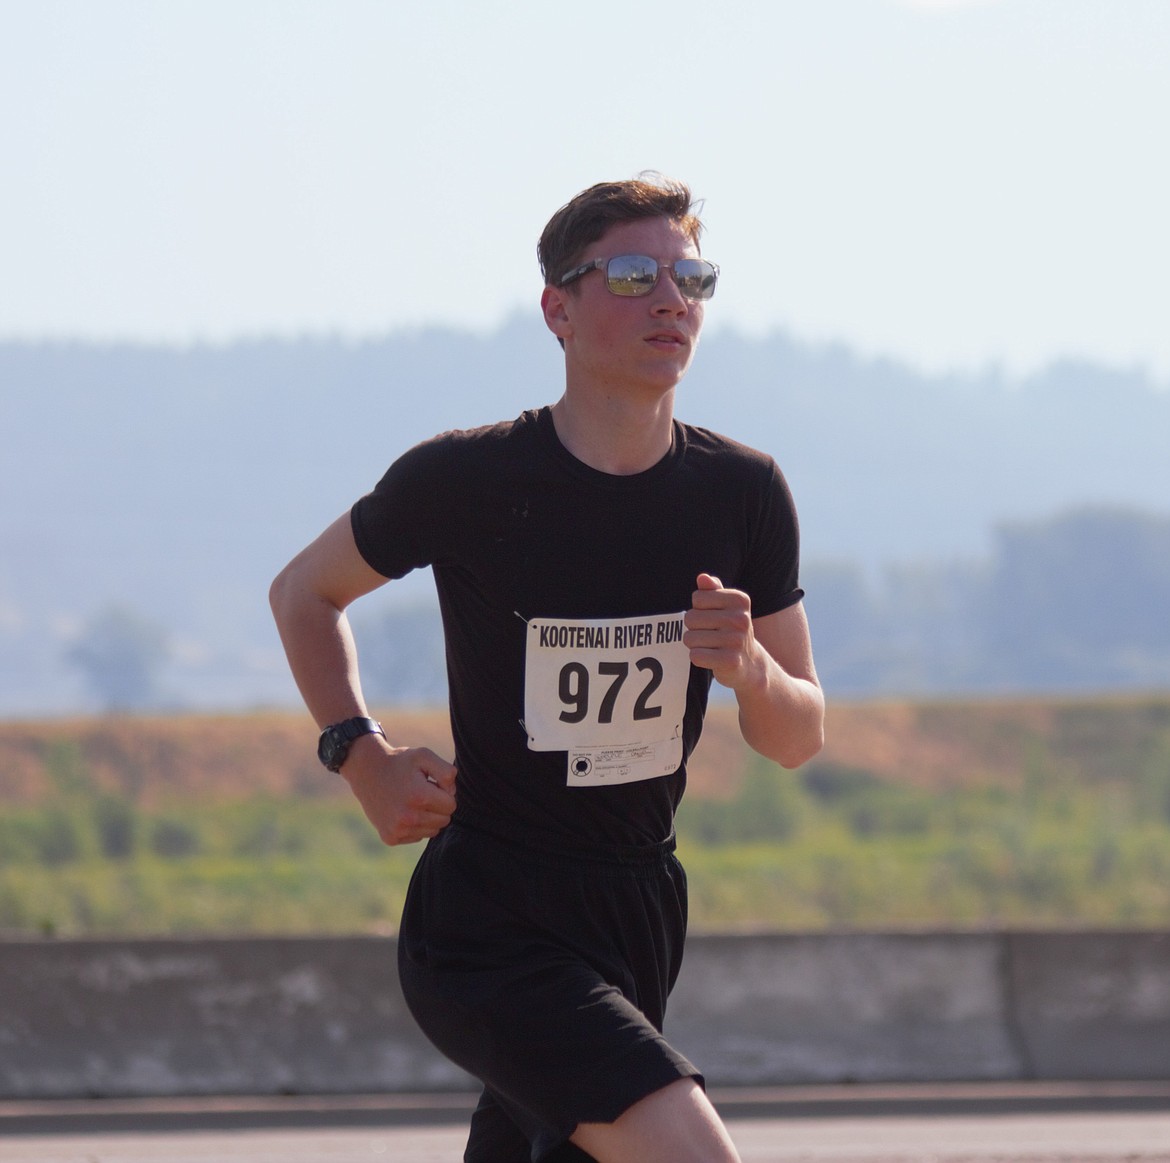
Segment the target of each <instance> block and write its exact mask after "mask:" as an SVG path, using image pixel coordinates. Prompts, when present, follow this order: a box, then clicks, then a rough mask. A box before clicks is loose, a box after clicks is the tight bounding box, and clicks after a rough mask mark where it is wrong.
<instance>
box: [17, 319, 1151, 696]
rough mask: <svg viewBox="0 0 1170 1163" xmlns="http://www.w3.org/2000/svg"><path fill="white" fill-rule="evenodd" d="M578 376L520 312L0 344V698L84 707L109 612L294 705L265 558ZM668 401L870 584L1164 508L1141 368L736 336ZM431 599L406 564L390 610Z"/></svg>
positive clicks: (172, 692)
mask: <svg viewBox="0 0 1170 1163" xmlns="http://www.w3.org/2000/svg"><path fill="white" fill-rule="evenodd" d="M560 384H561V367H560V353H559V350H558V349H557V347H556V344H555V342H553V341H552V339H551V337H549V336H548V335H547V333H546V332H545V331H544V329H543V327H542V325H541V324H540V322H539V321H538V320H535V321H534V320H526V319H519V318H517V319H515V320H513V321H511V322H509V323H508V324H507V325H505V326H504V327H502V328H501V329H500V330H499V331H497V332H496V333H495V334H493V335H489V336H477V335H473V334H470V333H465V332H459V331H453V330H444V329H437V328H436V329H425V330H416V331H410V332H399V333H393V334H390V335H387V336H385V337H383V338H380V339H372V340H368V341H362V342H349V341H343V340H340V339H301V340H288V341H284V340H257V341H249V342H241V343H237V344H232V345H230V346H223V347H205V346H197V347H192V348H189V349H169V348H159V347H141V346H131V345H122V344H114V345H95V344H83V343H43V344H34V343H4V344H0V410H2V414H0V418H2V420H3V424H2V426H0V448H2V452H0V465H2V471H3V479H4V482H5V484H4V491H5V499H6V503H5V505H4V506H3V508H2V509H0V714H20V713H30V712H35V711H37V710H39V709H44V710H51V711H53V712H55V713H61V712H63V711H67V710H69V709H75V710H77V709H85V708H86V707H87V706H92V705H93V702H92V698H91V696H90V695H88V694H87V692H86V691H85V689H84V688H83V686H82V684H81V677H80V675H79V674H77V673H76V670H75V668H70V667H69V666H68V665H66V663H65V662H64V660H63V655H64V652H65V650H66V649H67V647H68V643H69V642H70V641H71V640H72V639H73V638H74V637H75V636H76V634H77V633H78V632H79V629H80V628H81V627H82V626H83V625H84V623H85V621H86V619H88V618H90V617H92V616H93V615H94V613H95V612H96V611H98V610H100V609H102V608H104V607H107V606H109V605H111V604H117V605H120V606H124V607H127V608H129V609H131V610H133V611H135V612H137V613H138V614H139V615H141V616H142V617H143V618H145V619H149V620H151V621H153V622H154V623H157V624H158V625H160V626H162V627H164V628H165V629H166V631H167V632H168V634H169V635H170V638H171V641H172V645H173V647H174V652H175V653H174V658H173V666H172V667H171V671H170V672H169V676H168V677H167V679H166V682H165V683H164V684H163V686H164V689H162V690H161V691H160V694H159V697H160V699H162V700H163V701H164V702H166V701H169V702H170V703H172V704H174V705H203V706H208V705H219V706H229V707H237V706H247V705H257V704H265V703H268V704H272V703H278V704H279V703H285V702H290V701H292V700H293V698H294V697H295V695H294V693H293V691H292V688H291V684H290V683H289V681H288V680H287V678H286V677H285V676H284V674H283V668H282V664H281V662H280V658H279V651H278V647H277V644H276V640H275V635H274V633H273V632H272V630H271V628H270V626H269V619H268V613H267V609H266V603H265V593H266V590H267V584H268V580H269V578H270V577H271V576H272V574H273V573H274V572H275V571H276V570H277V569H278V568H279V567H280V565H281V564H283V562H284V561H285V560H286V559H287V558H288V557H289V556H290V555H291V554H292V553H293V552H295V551H296V550H297V549H298V548H300V546H301V545H302V544H304V543H305V542H306V541H307V540H308V539H310V538H311V537H312V536H314V535H315V534H316V533H317V532H318V531H319V530H320V529H321V528H322V527H323V526H324V525H325V524H326V523H327V522H328V521H330V520H332V519H333V518H334V517H335V516H337V515H338V514H339V513H341V512H344V511H345V510H346V509H347V508H348V506H349V505H350V504H351V503H352V501H353V500H354V499H355V498H356V497H357V496H358V495H360V494H361V493H362V492H364V491H366V490H367V489H368V488H370V487H371V486H372V485H373V484H374V483H375V482H376V480H377V479H378V477H379V476H380V475H381V473H382V471H383V470H384V468H385V467H386V465H387V464H388V463H389V462H390V460H391V459H393V457H394V456H395V455H397V453H399V452H400V451H402V450H403V449H404V448H406V447H408V446H409V445H410V444H412V443H414V442H416V441H417V440H420V439H422V438H424V437H426V436H429V435H431V434H432V433H434V432H436V431H440V430H443V429H446V428H450V427H454V426H461V427H464V426H471V425H474V424H479V423H487V422H489V421H492V420H495V419H499V418H501V417H506V416H511V415H515V414H516V413H518V412H519V411H520V410H522V409H523V408H525V407H529V406H535V405H539V404H542V403H545V402H549V401H551V400H553V399H555V398H556V396H557V395H558V394H559V391H560ZM678 413H679V415H680V416H681V417H682V418H683V419H685V420H687V421H689V422H692V423H696V424H700V425H702V426H705V427H710V428H714V429H716V430H718V431H722V432H725V433H726V434H728V435H730V436H733V437H736V438H738V439H742V440H744V441H746V442H748V443H751V444H754V445H756V446H757V447H761V448H763V449H765V450H767V451H768V452H771V453H772V454H773V455H775V457H776V459H777V460H778V461H779V463H780V464H781V466H782V468H783V469H784V471H785V473H786V475H787V476H788V478H789V481H790V483H791V485H792V487H793V490H794V492H795V494H796V497H797V502H798V505H799V507H800V512H801V519H802V533H803V540H804V549H805V559H806V561H807V562H809V563H810V567H811V566H812V565H815V564H817V563H826V562H828V563H836V564H840V563H846V564H849V565H850V566H856V567H857V568H858V569H860V570H861V571H862V573H863V575H864V576H867V577H870V578H873V577H877V576H880V575H881V574H882V572H883V571H884V570H885V569H886V568H888V567H890V566H892V565H897V564H899V563H906V562H915V563H921V562H934V563H939V562H949V561H953V560H966V561H971V560H978V559H980V558H983V557H985V556H986V555H987V554H988V552H989V550H990V547H991V546H992V544H993V540H992V538H993V532H994V530H995V528H996V527H997V526H998V525H1000V524H1001V523H1002V522H1004V521H1017V522H1019V521H1033V522H1035V521H1042V520H1045V519H1047V518H1050V517H1053V516H1055V515H1057V514H1059V513H1061V512H1063V511H1066V510H1069V509H1073V508H1077V507H1081V506H1085V505H1098V506H1099V505H1109V506H1114V507H1118V508H1120V509H1126V510H1135V511H1143V512H1147V513H1153V514H1155V515H1157V514H1162V513H1165V512H1166V511H1167V510H1168V509H1170V457H1167V456H1166V455H1165V445H1166V433H1167V432H1170V391H1166V390H1164V389H1162V388H1160V387H1159V386H1158V385H1157V384H1155V383H1154V382H1153V381H1152V380H1151V379H1150V378H1149V377H1148V376H1146V375H1145V374H1143V373H1142V372H1140V371H1136V370H1129V371H1126V370H1117V369H1109V368H1102V367H1096V366H1093V365H1089V364H1084V363H1077V362H1065V363H1059V364H1055V365H1053V366H1051V367H1050V368H1048V369H1046V370H1045V371H1043V372H1042V373H1039V374H1037V375H1035V376H1032V377H1029V378H1027V379H1024V380H1021V381H1018V382H1017V381H1011V380H1008V379H1007V378H1005V377H1004V376H1002V375H1001V374H1000V373H998V372H996V371H994V370H989V371H987V372H985V373H982V374H967V375H961V376H960V375H955V376H927V375H922V374H920V373H918V372H916V371H915V370H914V369H912V368H910V367H907V366H905V365H901V364H898V363H895V362H892V361H889V360H868V359H865V358H862V357H860V356H858V355H856V354H855V353H853V352H851V351H850V350H849V349H847V348H844V347H841V346H833V347H816V346H812V345H808V344H803V343H801V342H799V341H797V340H795V339H793V338H792V337H791V336H788V335H786V334H784V333H780V332H777V333H774V334H772V335H769V336H766V337H764V338H758V339H756V338H745V337H743V336H740V335H737V334H735V333H733V332H730V331H723V332H714V333H711V334H709V336H708V337H707V338H706V339H705V340H704V343H703V347H702V349H701V350H700V352H699V353H698V356H697V358H696V363H695V366H694V368H693V370H692V372H691V374H690V376H689V377H688V379H687V380H686V382H685V383H684V384H683V386H682V387H681V388H680V392H679V400H678ZM810 576H811V575H810ZM426 593H427V588H426V585H425V582H423V581H420V580H416V579H411V580H410V581H409V582H407V583H404V584H402V585H400V586H398V587H397V588H396V589H392V591H391V594H390V596H389V597H388V598H387V599H382V598H381V597H379V598H377V599H373V603H374V606H376V605H377V604H378V603H384V601H386V600H389V601H395V602H397V603H398V604H401V603H402V602H407V603H409V602H417V601H420V600H425V595H426ZM395 594H397V595H398V596H397V597H394V595H395ZM811 600H813V595H812V594H810V601H811ZM371 608H372V607H371ZM827 614H828V612H827V611H826V616H827Z"/></svg>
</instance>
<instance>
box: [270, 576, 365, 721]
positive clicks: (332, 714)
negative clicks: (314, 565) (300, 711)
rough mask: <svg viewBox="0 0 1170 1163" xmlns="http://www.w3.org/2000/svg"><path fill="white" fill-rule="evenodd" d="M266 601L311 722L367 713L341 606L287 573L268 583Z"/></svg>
mask: <svg viewBox="0 0 1170 1163" xmlns="http://www.w3.org/2000/svg"><path fill="white" fill-rule="evenodd" d="M269 600H270V602H271V605H272V614H273V617H274V618H275V619H276V627H277V630H278V631H279V633H280V640H281V643H282V644H283V646H284V652H285V655H286V657H287V658H288V664H289V669H290V670H291V671H292V675H293V679H294V680H295V681H296V684H297V689H298V690H299V691H300V692H301V697H302V698H303V699H304V700H305V706H307V707H308V709H309V713H310V714H311V715H312V716H313V718H314V719H315V720H316V722H317V725H318V726H319V727H325V726H327V725H328V724H330V723H339V722H341V721H342V720H343V719H349V718H352V717H353V716H355V715H365V714H367V711H366V704H365V699H364V698H363V696H362V689H361V679H360V677H359V675H358V661H357V648H356V646H355V645H354V640H353V633H352V631H351V630H350V626H349V619H348V618H347V617H346V615H345V611H344V610H340V609H338V608H337V607H336V606H335V605H333V603H332V602H330V601H328V600H327V599H326V598H323V597H321V596H320V595H318V594H315V593H313V592H312V591H311V590H308V589H306V588H304V587H303V586H301V585H300V584H299V583H298V581H297V579H296V577H295V576H290V575H289V574H287V573H285V574H281V576H280V577H278V578H277V579H276V581H275V582H273V584H272V590H271V592H270V594H269Z"/></svg>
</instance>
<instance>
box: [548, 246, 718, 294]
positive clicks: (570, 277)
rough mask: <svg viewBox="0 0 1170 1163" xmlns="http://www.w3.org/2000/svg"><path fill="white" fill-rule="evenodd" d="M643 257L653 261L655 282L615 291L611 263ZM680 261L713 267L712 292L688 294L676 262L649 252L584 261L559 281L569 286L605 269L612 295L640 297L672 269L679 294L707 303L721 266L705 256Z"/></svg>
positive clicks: (607, 287) (671, 274)
mask: <svg viewBox="0 0 1170 1163" xmlns="http://www.w3.org/2000/svg"><path fill="white" fill-rule="evenodd" d="M624 258H628V259H642V260H644V261H645V262H647V263H652V264H653V266H654V269H655V275H654V282H652V283H651V284H650V285H649V286H648V287H645V288H639V289H638V290H636V291H634V292H633V293H632V294H631V293H628V292H625V291H615V290H614V288H613V281H612V279H611V277H610V273H609V265H610V263H615V262H618V261H619V260H620V259H624ZM678 262H698V263H703V264H704V266H707V267H710V268H711V284H710V287H711V289H710V292H709V293H708V294H706V295H688V294H687V292H686V289H685V288H684V287H683V285H682V283H680V282H679V278H678V275H677V274H676V273H675V269H674V268H675V266H676V265H677V264H676V263H673V262H659V261H658V260H657V259H656V258H653V257H652V256H650V255H648V254H615V255H613V256H612V257H610V258H595V259H593V261H592V262H587V263H582V264H581V265H580V266H579V267H574V268H573V270H571V271H568V272H567V273H566V274H564V275H562V276H561V278H560V281H559V282H558V283H557V286H558V287H567V286H568V285H569V284H570V283H572V282H575V281H576V280H577V279H579V278H581V277H582V276H583V275H587V274H588V273H589V272H590V271H598V270H604V271H605V288H606V290H607V291H609V293H610V294H611V295H617V296H618V298H619V299H640V298H642V296H644V295H648V294H650V292H651V291H653V290H654V288H655V287H656V286H658V280H659V278H660V277H661V275H662V272H663V271H670V277H671V278H672V279H673V280H674V285H675V286H676V287H678V289H679V294H681V295H682V297H683V298H684V299H689V300H690V301H691V302H693V303H705V302H706V301H707V300H708V299H710V298H711V296H712V295H714V294H715V285H716V284H717V283H718V282H719V267H718V265H717V264H716V263H713V262H710V261H709V260H708V259H705V258H685V259H679V260H678Z"/></svg>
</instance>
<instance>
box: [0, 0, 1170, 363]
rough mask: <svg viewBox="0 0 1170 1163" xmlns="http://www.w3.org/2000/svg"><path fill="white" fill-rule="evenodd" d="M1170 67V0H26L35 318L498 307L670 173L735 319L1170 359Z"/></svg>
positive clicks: (859, 344) (13, 10)
mask: <svg viewBox="0 0 1170 1163" xmlns="http://www.w3.org/2000/svg"><path fill="white" fill-rule="evenodd" d="M1167 60H1170V2H1167V0H933V2H932V0H742V2H738V3H737V2H736V0H728V3H726V4H724V5H723V6H722V7H721V8H720V7H717V6H716V5H714V4H711V3H709V2H707V0H704V2H702V3H700V2H698V0H673V2H672V3H671V4H669V5H661V4H651V3H640V2H638V0H588V3H584V4H581V3H579V4H568V3H565V4H550V3H548V2H547V0H539V2H538V0H510V2H509V3H508V4H507V5H496V4H487V3H484V2H483V0H427V2H426V3H419V2H417V0H410V2H406V0H401V2H400V0H196V2H189V0H165V2H161V3H160V2H158V0H0V109H3V110H4V113H3V115H2V116H0V161H2V166H3V174H4V180H3V182H2V183H0V340H11V339H20V340H39V339H46V338H53V339H85V340H98V341H124V340H131V341H140V342H150V343H157V342H163V343H174V344H190V343H196V342H211V343H224V342H230V341H232V340H234V339H238V338H256V337H261V336H278V337H279V336H295V335H299V334H306V333H308V334H312V335H316V336H325V335H340V336H344V337H352V338H361V337H376V336H379V335H383V334H385V333H386V332H387V331H391V330H397V329H401V328H415V327H419V326H424V325H434V324H438V325H449V326H456V327H461V328H470V329H474V330H476V331H478V332H483V333H488V332H490V331H492V330H493V329H495V328H497V327H498V326H500V325H501V324H503V323H504V322H506V321H507V320H509V319H511V318H512V317H514V316H515V314H516V313H517V312H531V313H532V314H533V317H535V312H536V309H537V308H536V304H537V301H538V298H539V293H540V278H539V273H538V270H537V267H536V262H535V244H536V239H537V238H538V237H539V235H540V231H541V229H542V227H543V225H544V223H545V222H546V221H547V219H548V218H549V216H550V215H551V214H552V213H553V211H555V210H556V209H557V207H559V206H560V205H562V204H563V203H564V202H566V201H567V200H568V199H569V198H570V197H572V196H573V195H574V194H575V193H577V192H578V191H579V190H581V189H583V188H584V187H586V186H588V185H590V184H592V183H593V182H596V181H600V180H608V179H612V178H622V177H631V176H634V175H635V174H637V173H639V172H640V171H643V170H647V169H650V170H657V171H660V172H663V173H667V174H670V175H673V176H676V177H679V178H682V179H684V180H685V181H687V182H688V183H689V184H690V185H691V187H692V189H693V191H694V193H695V195H696V196H697V197H699V198H701V199H703V205H704V211H703V216H704V221H705V223H706V228H707V229H706V234H705V236H704V242H703V249H704V253H705V254H706V255H707V256H708V257H710V258H712V259H714V260H715V261H716V262H718V263H719V264H720V266H721V268H722V277H721V281H720V285H719V292H718V295H717V297H716V300H715V301H714V302H713V303H712V304H711V305H710V307H709V309H708V313H707V326H708V328H709V329H711V328H733V329H736V330H738V331H739V332H741V333H744V334H749V335H758V334H765V333H767V332H769V331H771V330H774V329H777V328H780V329H784V330H785V331H787V332H788V333H790V334H791V335H792V336H794V337H795V338H797V339H799V340H803V341H807V342H810V343H815V344H822V343H835V342H841V343H845V344H848V345H850V346H851V347H853V348H855V349H857V350H859V351H860V352H862V353H865V354H867V355H884V356H891V357H895V358H898V359H902V360H905V361H908V362H910V363H912V364H914V365H916V366H917V367H919V368H920V369H922V370H926V371H941V370H948V369H970V370H981V369H984V368H987V367H991V366H998V367H1000V368H1001V369H1003V370H1004V371H1005V372H1007V373H1009V374H1019V375H1023V374H1027V373H1028V372H1030V371H1033V370H1036V369H1037V368H1039V367H1042V366H1043V365H1045V364H1046V363H1048V362H1050V361H1051V360H1053V359H1057V358H1064V357H1073V358H1085V359H1090V360H1093V361H1095V362H1099V363H1103V364H1106V365H1111V366H1119V367H1125V368H1139V369H1143V370H1146V371H1148V372H1149V373H1150V374H1151V375H1153V376H1154V377H1155V378H1156V379H1158V380H1159V381H1160V382H1163V383H1166V384H1170V326H1168V323H1170V290H1168V289H1167V287H1168V273H1170V213H1168V210H1167V207H1170V148H1167V124H1168V123H1170V68H1168V67H1167Z"/></svg>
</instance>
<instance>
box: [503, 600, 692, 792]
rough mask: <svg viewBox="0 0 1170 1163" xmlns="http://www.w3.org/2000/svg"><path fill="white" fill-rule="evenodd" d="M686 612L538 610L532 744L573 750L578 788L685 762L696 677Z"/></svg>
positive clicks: (531, 660) (531, 665) (528, 704)
mask: <svg viewBox="0 0 1170 1163" xmlns="http://www.w3.org/2000/svg"><path fill="white" fill-rule="evenodd" d="M683 630H684V626H683V614H681V613H679V614H661V615H653V616H650V617H645V618H594V619H560V618H533V619H532V621H530V622H529V623H528V631H527V632H528V642H527V649H526V651H525V663H524V728H525V730H526V731H527V732H528V747H529V750H531V751H564V752H566V753H567V755H568V761H567V763H568V768H567V773H566V782H567V783H568V785H569V786H570V787H604V786H605V785H606V784H615V783H633V782H634V781H636V780H640V779H655V778H656V777H658V776H661V775H670V774H671V773H672V772H675V771H677V770H678V768H679V766H680V765H681V763H682V759H683V741H682V727H683V715H684V714H685V712H686V706H687V682H688V681H689V679H690V671H691V661H690V651H688V650H687V648H686V646H684V645H683V640H682V637H683Z"/></svg>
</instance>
